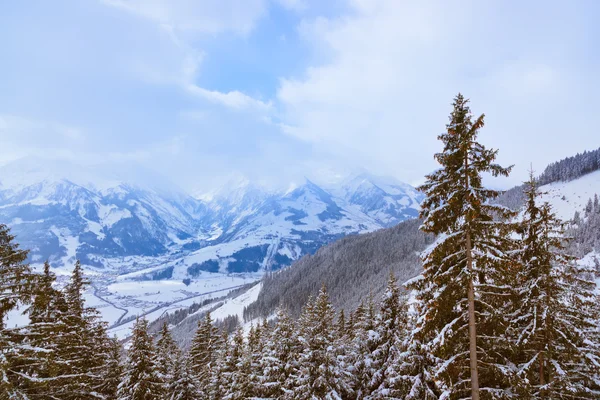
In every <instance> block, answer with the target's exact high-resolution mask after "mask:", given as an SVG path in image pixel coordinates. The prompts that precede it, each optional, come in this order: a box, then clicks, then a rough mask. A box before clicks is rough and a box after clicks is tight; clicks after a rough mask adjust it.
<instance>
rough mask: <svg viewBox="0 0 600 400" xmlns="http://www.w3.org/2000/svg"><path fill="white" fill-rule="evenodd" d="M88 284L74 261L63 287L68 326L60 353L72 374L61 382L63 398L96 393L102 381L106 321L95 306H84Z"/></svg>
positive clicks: (81, 270)
mask: <svg viewBox="0 0 600 400" xmlns="http://www.w3.org/2000/svg"><path fill="white" fill-rule="evenodd" d="M87 285H89V281H87V280H86V279H85V278H84V276H83V269H82V268H81V263H80V262H79V260H77V262H76V263H75V267H74V268H73V272H72V274H71V279H70V281H69V283H68V284H67V286H66V287H65V299H66V302H67V306H68V310H67V312H66V313H64V315H65V317H66V320H65V324H66V325H67V326H68V327H69V329H68V331H67V332H63V333H62V334H61V336H62V341H63V343H62V345H61V346H60V353H61V357H62V358H63V359H64V360H66V361H67V363H68V366H69V372H68V373H69V375H71V378H70V379H69V381H68V383H67V384H65V385H63V390H64V391H65V393H68V394H66V395H65V399H79V398H81V397H85V396H90V394H91V393H97V392H98V389H99V387H100V386H102V384H103V375H104V372H105V368H104V352H105V351H106V343H107V340H108V336H107V332H106V323H105V322H103V321H102V319H101V317H100V314H99V312H98V311H97V310H96V309H94V308H90V307H86V306H85V301H84V298H83V294H84V291H85V288H86V286H87ZM90 355H95V356H92V357H90Z"/></svg>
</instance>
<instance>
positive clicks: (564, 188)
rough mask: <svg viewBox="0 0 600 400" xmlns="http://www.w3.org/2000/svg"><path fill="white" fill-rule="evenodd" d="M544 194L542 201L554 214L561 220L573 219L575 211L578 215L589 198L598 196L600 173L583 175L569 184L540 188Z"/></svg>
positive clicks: (563, 183) (599, 192) (599, 191)
mask: <svg viewBox="0 0 600 400" xmlns="http://www.w3.org/2000/svg"><path fill="white" fill-rule="evenodd" d="M540 190H541V191H542V192H544V194H543V195H542V201H547V202H549V203H550V204H551V205H552V208H553V209H554V211H555V212H556V214H557V215H558V216H559V217H560V218H561V219H563V220H565V221H566V220H570V219H572V218H573V215H574V214H575V211H579V212H580V213H581V212H582V211H583V210H584V209H585V206H586V204H587V202H588V200H589V199H590V198H592V199H593V197H594V195H595V194H598V195H599V196H600V171H595V172H592V173H589V174H587V175H584V176H582V177H580V178H578V179H575V180H573V181H570V182H555V183H550V184H548V185H544V186H542V187H541V188H540Z"/></svg>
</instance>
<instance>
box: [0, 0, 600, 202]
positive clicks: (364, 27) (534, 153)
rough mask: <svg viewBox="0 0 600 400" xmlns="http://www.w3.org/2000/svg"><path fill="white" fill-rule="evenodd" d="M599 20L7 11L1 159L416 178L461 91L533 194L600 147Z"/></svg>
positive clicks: (125, 8) (170, 3) (556, 12)
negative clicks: (550, 174) (538, 177)
mask: <svg viewBox="0 0 600 400" xmlns="http://www.w3.org/2000/svg"><path fill="white" fill-rule="evenodd" d="M599 18H600V3H599V2H597V1H595V0H589V1H585V0H578V1H572V2H564V1H552V0H542V1H479V0H473V1H451V2H450V1H445V0H439V1H434V0H432V1H420V2H419V1H401V0H328V1H322V0H315V1H311V0H87V1H80V0H72V1H62V0H57V1H45V0H39V1H27V2H24V1H12V2H11V1H6V2H3V4H2V5H1V6H0V52H1V53H0V54H1V56H0V144H1V145H0V164H2V163H6V162H8V161H10V160H14V159H16V158H19V157H23V156H34V157H50V158H59V159H68V160H71V161H74V162H78V163H88V164H89V163H104V162H110V163H119V162H134V163H140V164H142V165H144V166H146V167H151V168H154V169H157V170H159V171H161V172H162V173H163V174H164V175H166V176H168V177H170V178H171V179H173V180H174V181H175V182H176V183H177V184H179V185H181V186H183V187H185V188H188V189H190V190H198V189H202V188H209V187H211V186H214V185H215V184H218V182H219V181H220V180H222V179H223V178H224V177H227V176H229V175H231V174H232V173H238V174H239V173H241V174H244V175H246V176H248V177H249V178H251V179H267V180H272V181H273V182H275V181H281V182H284V181H286V180H289V179H292V177H297V176H301V175H307V176H318V175H319V174H330V173H331V171H336V172H337V171H347V170H349V169H354V168H366V169H367V170H369V171H371V172H373V173H375V174H378V175H389V176H394V177H396V178H398V179H400V180H403V181H406V182H408V183H418V182H420V181H421V180H422V177H423V175H424V174H425V173H427V172H429V171H431V170H432V169H434V168H436V165H435V163H434V161H433V158H432V155H433V153H434V152H435V151H438V150H439V149H440V145H439V143H438V142H437V140H436V136H437V134H439V133H440V132H441V131H443V130H444V125H445V123H446V122H447V115H448V114H449V112H450V103H451V101H452V98H453V96H454V95H456V93H457V92H459V91H460V92H462V93H463V94H465V95H466V96H467V97H469V98H470V99H471V101H472V109H473V111H474V112H475V113H482V112H485V114H486V122H487V126H486V127H485V128H484V130H483V131H482V132H481V136H480V139H481V141H482V142H483V143H485V144H487V145H489V146H492V147H497V148H499V149H500V158H499V161H500V162H501V163H504V164H516V167H515V172H514V174H513V176H512V177H511V178H510V181H509V182H507V183H505V184H506V185H508V184H512V183H518V182H519V181H521V180H522V179H524V178H525V175H526V170H527V168H528V167H529V165H530V163H533V166H534V168H535V169H538V170H540V169H542V168H543V167H544V166H545V165H546V164H547V163H548V162H551V161H554V160H557V159H560V158H563V157H565V156H568V155H571V154H574V153H576V152H581V151H583V150H586V149H594V148H597V147H598V146H600V73H599V71H600V50H599V49H600V27H599V26H598V20H599Z"/></svg>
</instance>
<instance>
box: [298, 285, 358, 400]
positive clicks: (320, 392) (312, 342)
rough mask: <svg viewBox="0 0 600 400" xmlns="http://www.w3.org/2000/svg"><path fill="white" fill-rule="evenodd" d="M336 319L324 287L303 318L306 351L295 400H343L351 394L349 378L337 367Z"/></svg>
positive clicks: (302, 331)
mask: <svg viewBox="0 0 600 400" xmlns="http://www.w3.org/2000/svg"><path fill="white" fill-rule="evenodd" d="M334 318H335V312H334V310H333V307H332V306H331V303H330V302H329V296H328V295H327V291H326V290H325V287H323V288H322V289H321V290H320V292H319V295H318V296H317V297H316V298H315V299H314V302H313V303H312V304H309V305H307V307H306V309H305V311H304V313H303V315H302V317H301V322H300V323H301V325H300V332H301V333H300V337H299V340H300V343H301V344H302V347H303V351H302V353H301V354H300V357H299V362H298V375H297V378H296V381H295V385H294V387H293V390H292V393H293V395H292V398H293V399H295V400H302V399H341V398H342V396H344V395H345V394H346V393H348V392H350V391H351V388H350V385H349V384H348V382H347V380H348V377H347V376H345V374H344V371H342V370H340V369H339V368H338V363H337V359H336V351H335V348H334V344H335V333H334V331H333V329H332V326H333V321H334Z"/></svg>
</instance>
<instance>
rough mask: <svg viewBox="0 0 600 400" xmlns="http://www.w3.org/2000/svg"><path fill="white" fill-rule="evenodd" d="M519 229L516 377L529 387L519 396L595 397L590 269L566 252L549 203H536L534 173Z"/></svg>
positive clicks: (594, 321)
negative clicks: (517, 375)
mask: <svg viewBox="0 0 600 400" xmlns="http://www.w3.org/2000/svg"><path fill="white" fill-rule="evenodd" d="M525 198H526V205H525V211H524V215H523V220H522V223H521V226H520V233H521V235H522V247H521V250H520V252H519V258H520V261H521V266H522V267H521V269H520V271H519V276H518V277H519V286H518V296H517V297H516V300H517V302H516V312H515V313H514V314H513V315H512V320H513V328H514V329H515V331H516V332H515V337H516V344H517V347H518V350H519V353H518V360H515V361H516V363H517V364H518V367H519V373H520V375H521V377H522V378H523V381H524V382H527V383H529V385H528V386H527V387H526V389H527V390H526V391H524V392H522V395H523V396H532V397H534V398H548V399H571V398H598V396H599V394H600V393H598V392H597V391H595V389H597V385H598V383H597V382H595V379H596V378H595V374H596V373H597V371H598V367H599V366H600V358H599V354H598V345H599V343H598V342H597V339H598V338H597V335H594V334H593V331H595V330H596V329H595V328H596V324H597V323H598V298H597V296H596V295H595V294H594V290H595V289H596V288H595V283H594V281H593V280H592V277H593V271H592V270H585V268H586V267H582V266H578V265H577V264H576V263H575V260H574V257H572V256H570V255H568V254H566V252H565V246H566V239H565V231H564V224H563V222H562V221H560V220H559V219H558V218H557V217H556V215H555V214H554V213H553V212H552V210H551V207H550V205H549V204H548V203H543V204H540V202H541V199H540V192H539V190H538V188H537V185H536V181H535V179H534V177H533V173H531V175H530V179H529V181H528V182H526V184H525Z"/></svg>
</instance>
